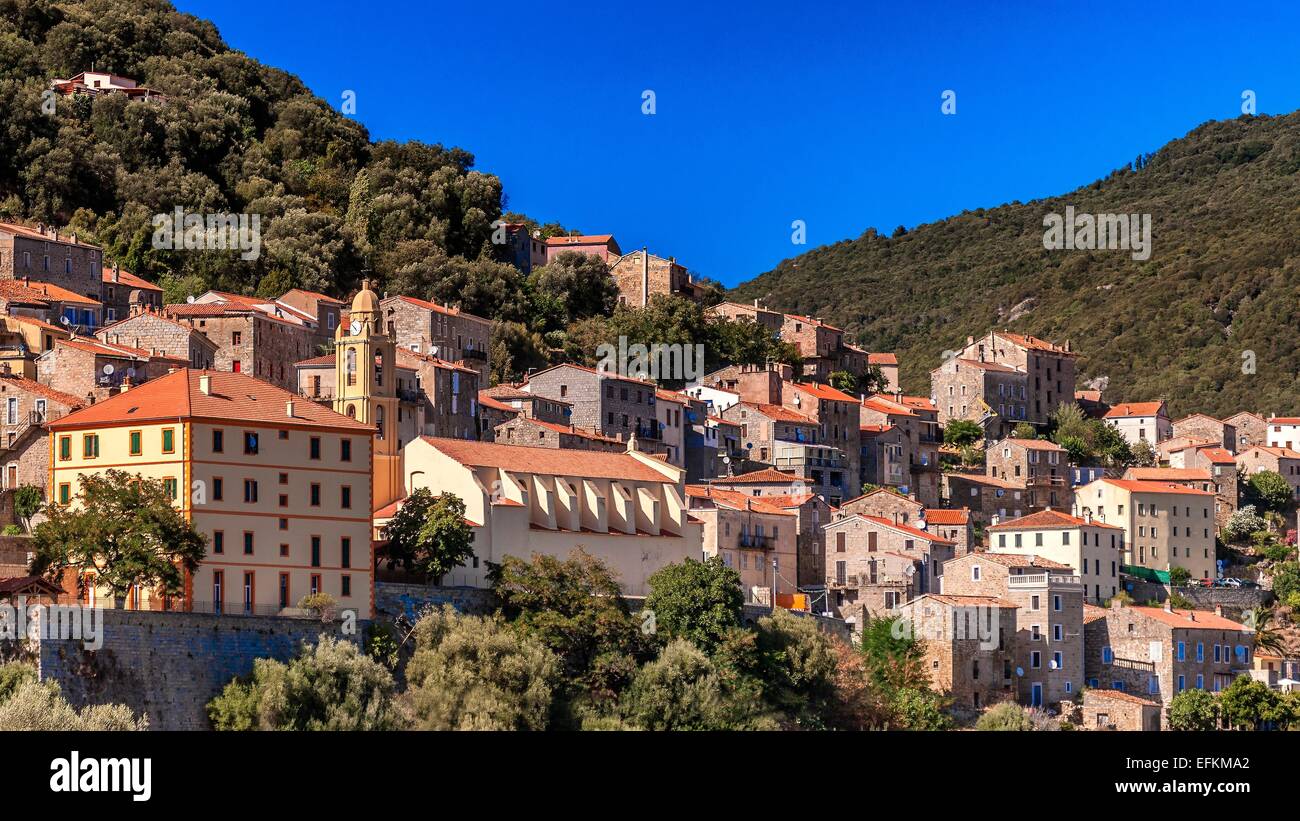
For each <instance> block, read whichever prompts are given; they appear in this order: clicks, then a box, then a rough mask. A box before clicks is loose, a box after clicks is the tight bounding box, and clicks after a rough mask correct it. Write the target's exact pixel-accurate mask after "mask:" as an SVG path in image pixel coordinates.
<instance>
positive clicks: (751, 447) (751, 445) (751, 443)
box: [745, 442, 754, 450]
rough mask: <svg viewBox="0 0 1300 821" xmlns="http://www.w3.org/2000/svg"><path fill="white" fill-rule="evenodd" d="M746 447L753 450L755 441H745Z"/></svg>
mask: <svg viewBox="0 0 1300 821" xmlns="http://www.w3.org/2000/svg"><path fill="white" fill-rule="evenodd" d="M745 447H746V448H748V449H750V450H753V449H754V443H753V442H746V443H745Z"/></svg>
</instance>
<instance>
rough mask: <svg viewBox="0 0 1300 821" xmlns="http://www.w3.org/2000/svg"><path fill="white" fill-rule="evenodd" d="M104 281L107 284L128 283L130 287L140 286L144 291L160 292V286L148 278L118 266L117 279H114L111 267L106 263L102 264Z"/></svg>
mask: <svg viewBox="0 0 1300 821" xmlns="http://www.w3.org/2000/svg"><path fill="white" fill-rule="evenodd" d="M104 282H105V283H106V284H108V285H129V286H130V287H132V288H140V289H143V290H145V291H157V292H158V293H162V288H160V287H158V286H157V285H154V284H153V283H152V282H150V281H149V280H147V279H141V278H140V277H138V276H136V275H135V274H133V273H131V272H130V271H123V270H122V269H121V268H118V270H117V279H116V280H114V279H113V269H112V268H110V267H109V266H107V265H105V266H104Z"/></svg>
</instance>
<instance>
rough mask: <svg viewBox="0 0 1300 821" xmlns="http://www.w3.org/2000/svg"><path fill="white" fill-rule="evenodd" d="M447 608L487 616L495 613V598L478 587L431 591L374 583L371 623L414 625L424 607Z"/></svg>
mask: <svg viewBox="0 0 1300 821" xmlns="http://www.w3.org/2000/svg"><path fill="white" fill-rule="evenodd" d="M444 604H450V605H451V606H452V607H454V608H456V610H457V611H458V612H460V613H466V614H469V615H474V616H482V615H487V614H489V613H492V612H495V611H496V609H497V599H496V595H495V594H494V593H493V592H492V591H491V590H485V589H482V588H478V587H434V586H432V585H425V584H403V583H400V582H375V619H376V620H378V621H388V620H392V619H395V618H397V617H398V616H402V615H404V616H406V617H407V618H408V619H410V620H412V621H414V619H415V617H416V616H418V615H419V614H420V611H422V610H424V609H425V608H426V607H430V606H433V607H440V606H442V605H444Z"/></svg>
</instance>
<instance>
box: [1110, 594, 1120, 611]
mask: <svg viewBox="0 0 1300 821" xmlns="http://www.w3.org/2000/svg"><path fill="white" fill-rule="evenodd" d="M1121 604H1122V602H1121V601H1120V600H1119V596H1112V597H1111V599H1110V609H1111V610H1118V609H1119V608H1120V605H1121Z"/></svg>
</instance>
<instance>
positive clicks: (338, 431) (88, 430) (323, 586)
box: [49, 369, 374, 618]
mask: <svg viewBox="0 0 1300 821" xmlns="http://www.w3.org/2000/svg"><path fill="white" fill-rule="evenodd" d="M49 428H50V432H51V436H53V437H54V438H55V439H56V442H55V447H54V448H53V464H52V465H51V470H50V475H49V493H50V496H51V498H52V499H53V501H54V502H55V503H57V504H65V505H66V504H76V497H77V494H78V492H79V488H80V485H81V477H82V476H84V475H86V474H92V473H95V474H97V473H102V472H103V471H106V470H109V469H115V470H123V471H127V472H129V473H132V474H139V475H141V476H144V477H147V478H150V479H156V480H158V481H161V482H162V483H163V485H164V487H165V488H166V489H167V490H168V491H169V492H170V494H171V496H172V499H173V500H174V503H175V505H176V507H177V508H178V509H179V510H180V511H181V512H182V514H183V515H184V516H185V517H186V518H187V519H189V520H190V521H191V522H193V523H194V526H195V527H196V528H197V529H198V531H199V532H200V533H202V534H203V535H204V536H205V537H206V538H207V543H208V544H207V556H206V557H205V558H204V559H203V561H202V562H201V563H200V565H199V567H198V569H197V570H196V571H194V573H193V574H192V575H190V576H189V577H188V578H187V580H186V585H185V594H184V601H182V602H175V601H173V602H171V604H172V605H173V606H174V607H175V608H176V609H188V610H194V611H196V612H208V613H211V612H222V613H226V612H229V613H252V614H259V615H271V614H277V613H279V612H281V611H282V610H284V609H285V608H294V607H296V606H297V603H298V600H299V599H301V598H302V597H303V596H305V595H307V594H309V593H328V594H329V595H330V596H332V597H334V599H335V600H336V601H337V602H338V603H339V606H340V607H343V608H348V609H355V610H356V611H357V615H358V617H359V618H369V616H370V614H371V612H372V609H373V605H374V600H373V586H372V584H371V576H372V573H371V568H372V564H371V547H370V537H371V518H370V514H371V510H372V509H373V508H372V505H373V501H372V493H371V455H372V454H371V451H372V444H373V438H374V428H373V427H371V426H370V425H366V424H362V423H360V422H358V421H357V420H355V419H350V418H348V417H346V416H344V415H342V414H339V413H336V412H334V411H332V410H330V409H328V408H325V407H322V406H321V405H318V404H316V403H315V402H309V401H307V400H305V399H302V398H301V397H299V396H297V395H296V394H293V393H290V392H288V391H285V390H283V389H281V388H277V387H275V386H274V385H270V384H268V383H266V382H263V381H262V380H259V379H255V378H253V377H251V376H249V375H247V374H236V373H228V372H222V371H199V370H190V369H180V370H177V371H175V372H174V373H171V374H168V375H166V376H162V377H159V378H158V379H154V380H152V381H150V382H147V383H146V384H143V385H140V386H138V387H134V388H131V389H130V390H127V391H125V392H122V393H118V394H115V395H114V396H112V397H111V398H109V399H105V400H104V401H102V402H99V403H97V404H94V405H90V406H88V407H85V408H83V409H82V410H80V411H76V412H74V413H70V414H68V415H67V416H64V417H63V418H62V419H58V420H55V421H53V422H51V423H49ZM91 590H92V592H91V593H90V597H89V598H90V601H89V602H88V603H90V604H96V603H98V604H101V605H102V604H104V603H105V598H106V593H105V591H103V590H96V589H95V586H94V585H92V586H91ZM127 604H128V607H133V608H135V607H138V608H141V609H160V608H161V607H162V606H163V605H164V602H163V601H162V600H161V598H160V597H157V596H154V595H153V591H150V590H137V591H134V592H133V593H132V594H131V595H130V596H128V597H127Z"/></svg>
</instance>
